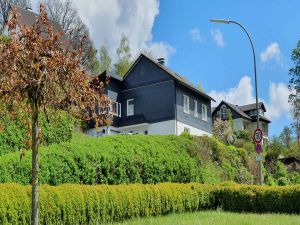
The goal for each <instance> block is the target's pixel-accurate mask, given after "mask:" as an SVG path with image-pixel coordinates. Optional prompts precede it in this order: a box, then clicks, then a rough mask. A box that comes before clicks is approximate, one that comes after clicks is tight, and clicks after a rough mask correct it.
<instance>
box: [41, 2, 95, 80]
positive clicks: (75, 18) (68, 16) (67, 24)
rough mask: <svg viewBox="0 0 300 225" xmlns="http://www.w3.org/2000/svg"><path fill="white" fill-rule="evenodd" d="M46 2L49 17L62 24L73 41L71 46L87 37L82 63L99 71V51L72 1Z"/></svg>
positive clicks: (84, 43) (92, 70) (91, 71)
mask: <svg viewBox="0 0 300 225" xmlns="http://www.w3.org/2000/svg"><path fill="white" fill-rule="evenodd" d="M44 3H45V6H46V10H47V13H48V16H49V19H50V20H53V21H55V22H57V23H59V24H60V25H61V27H62V29H63V30H64V32H65V34H66V35H67V36H68V39H69V40H70V42H71V46H73V47H76V46H77V45H78V43H79V42H80V41H81V40H82V37H83V36H85V37H86V38H85V39H84V42H83V43H82V46H83V51H84V52H83V53H84V54H83V56H82V58H81V63H82V64H83V65H85V66H86V68H87V69H88V70H89V71H90V73H92V74H93V73H98V72H99V62H98V60H97V58H96V53H97V51H96V50H95V48H94V47H93V43H92V41H91V39H90V37H89V29H88V27H87V26H86V25H85V24H84V23H83V21H82V20H81V18H80V17H79V15H78V13H77V11H76V9H75V8H74V6H73V4H72V2H71V1H70V0H66V1H61V0H45V2H44Z"/></svg>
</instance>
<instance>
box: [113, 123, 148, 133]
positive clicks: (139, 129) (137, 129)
mask: <svg viewBox="0 0 300 225" xmlns="http://www.w3.org/2000/svg"><path fill="white" fill-rule="evenodd" d="M148 127H149V124H147V123H142V124H137V125H131V126H126V127H119V128H118V130H119V131H120V133H124V134H128V133H130V132H132V133H134V134H136V133H138V134H144V132H145V131H146V130H148Z"/></svg>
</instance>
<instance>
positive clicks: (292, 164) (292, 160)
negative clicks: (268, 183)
mask: <svg viewBox="0 0 300 225" xmlns="http://www.w3.org/2000/svg"><path fill="white" fill-rule="evenodd" d="M279 161H280V162H282V163H283V164H284V165H285V167H286V169H287V171H289V172H298V173H300V159H299V158H297V157H287V158H281V159H279Z"/></svg>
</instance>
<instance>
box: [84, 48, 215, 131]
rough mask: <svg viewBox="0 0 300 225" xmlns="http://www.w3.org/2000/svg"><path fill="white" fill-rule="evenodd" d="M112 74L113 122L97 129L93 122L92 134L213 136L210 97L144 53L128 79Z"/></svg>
mask: <svg viewBox="0 0 300 225" xmlns="http://www.w3.org/2000/svg"><path fill="white" fill-rule="evenodd" d="M106 77H110V81H109V84H108V85H107V87H106V94H107V95H108V96H109V98H110V99H111V106H110V108H109V112H110V114H111V115H113V123H112V124H111V125H110V126H108V127H101V128H94V127H95V126H94V125H95V124H93V121H90V123H89V128H90V129H88V130H87V134H89V135H92V136H101V135H110V134H118V133H140V134H176V135H179V134H181V133H182V132H183V131H186V132H189V133H190V134H192V135H211V132H212V118H211V101H214V100H213V99H212V98H211V97H210V96H208V95H207V94H205V93H203V92H202V91H201V90H199V89H197V88H196V87H195V86H194V85H192V84H191V83H190V82H188V81H187V80H186V79H184V78H183V77H181V76H179V75H178V74H176V73H174V72H172V71H171V70H169V69H168V68H167V67H165V66H164V65H163V61H159V62H158V61H156V60H153V59H151V58H149V57H147V56H146V55H144V54H141V55H140V56H139V57H138V59H137V60H136V61H135V62H134V64H133V65H132V66H131V68H130V69H129V70H128V72H127V73H126V74H125V76H124V78H121V77H119V76H117V75H114V74H110V73H107V72H106V71H105V72H103V73H102V74H100V75H99V79H100V80H105V79H106Z"/></svg>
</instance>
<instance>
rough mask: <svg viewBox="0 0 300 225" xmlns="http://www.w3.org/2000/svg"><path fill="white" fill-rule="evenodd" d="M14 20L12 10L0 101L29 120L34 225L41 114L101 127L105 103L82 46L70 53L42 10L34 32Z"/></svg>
mask: <svg viewBox="0 0 300 225" xmlns="http://www.w3.org/2000/svg"><path fill="white" fill-rule="evenodd" d="M18 18H19V15H18V13H17V10H16V9H14V8H13V9H12V16H11V19H10V20H9V22H8V23H7V26H8V29H9V33H10V37H11V38H10V39H9V40H6V41H1V40H0V100H1V101H2V102H4V103H5V104H6V105H7V108H8V109H9V111H10V112H11V113H12V114H14V112H15V111H19V110H22V111H23V112H24V113H25V114H28V115H31V129H30V130H29V132H30V133H31V143H28V145H29V146H28V147H30V146H31V149H32V224H33V225H37V224H38V171H39V159H38V156H39V154H38V146H39V141H40V137H41V130H40V129H39V124H38V118H39V112H40V111H41V110H43V111H44V112H46V111H47V110H49V109H50V110H51V111H53V110H59V109H64V110H67V111H68V112H70V113H71V114H72V115H75V116H77V117H81V118H84V119H87V120H88V119H91V118H93V119H94V120H95V121H96V124H103V125H105V124H106V123H108V121H107V120H108V116H107V114H106V113H105V112H106V110H105V109H106V107H107V104H108V99H107V96H106V95H104V94H103V93H104V85H103V83H100V85H93V83H91V81H90V78H89V77H88V73H87V71H86V70H85V69H84V67H83V66H82V65H81V63H80V59H81V56H82V53H83V51H82V46H81V45H80V44H79V46H77V47H76V48H74V47H72V48H69V47H68V45H67V43H65V42H64V41H63V40H64V39H65V38H63V37H64V36H63V33H55V32H54V30H53V28H52V26H51V25H50V23H49V20H48V16H47V13H46V10H45V7H44V6H43V5H42V4H41V5H40V16H39V17H38V18H37V20H36V22H35V23H34V24H33V25H32V26H26V25H21V24H19V20H18ZM96 109H97V110H96ZM99 112H103V113H99Z"/></svg>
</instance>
